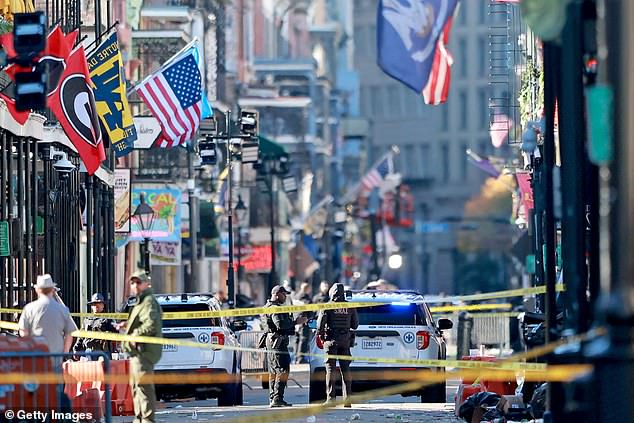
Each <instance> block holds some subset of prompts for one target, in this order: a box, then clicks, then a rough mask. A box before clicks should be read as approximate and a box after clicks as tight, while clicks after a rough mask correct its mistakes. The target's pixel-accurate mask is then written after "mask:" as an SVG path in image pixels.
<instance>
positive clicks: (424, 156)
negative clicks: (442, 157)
mask: <svg viewBox="0 0 634 423" xmlns="http://www.w3.org/2000/svg"><path fill="white" fill-rule="evenodd" d="M431 159H432V158H431V148H429V144H423V145H421V146H420V166H419V167H420V174H421V176H422V177H423V178H427V177H430V176H431V174H432V172H431V169H430V168H429V164H430V163H431V162H432V160H431Z"/></svg>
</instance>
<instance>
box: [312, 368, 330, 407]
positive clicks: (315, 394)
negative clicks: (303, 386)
mask: <svg viewBox="0 0 634 423" xmlns="http://www.w3.org/2000/svg"><path fill="white" fill-rule="evenodd" d="M324 401H326V372H324V371H318V372H314V373H311V374H310V384H309V387H308V402H309V403H319V402H324Z"/></svg>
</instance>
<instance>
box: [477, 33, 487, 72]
mask: <svg viewBox="0 0 634 423" xmlns="http://www.w3.org/2000/svg"><path fill="white" fill-rule="evenodd" d="M477 53H478V75H479V76H480V78H484V77H485V76H486V71H487V69H486V68H487V66H486V62H487V60H488V58H489V43H488V40H487V38H486V37H484V36H481V37H480V38H478V52H477Z"/></svg>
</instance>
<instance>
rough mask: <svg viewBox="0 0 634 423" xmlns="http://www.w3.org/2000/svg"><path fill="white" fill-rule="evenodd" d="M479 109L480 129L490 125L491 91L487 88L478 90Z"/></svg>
mask: <svg viewBox="0 0 634 423" xmlns="http://www.w3.org/2000/svg"><path fill="white" fill-rule="evenodd" d="M478 109H480V118H479V120H480V122H479V123H480V125H479V127H480V129H485V128H487V127H488V126H489V91H488V90H487V89H486V88H480V89H479V90H478Z"/></svg>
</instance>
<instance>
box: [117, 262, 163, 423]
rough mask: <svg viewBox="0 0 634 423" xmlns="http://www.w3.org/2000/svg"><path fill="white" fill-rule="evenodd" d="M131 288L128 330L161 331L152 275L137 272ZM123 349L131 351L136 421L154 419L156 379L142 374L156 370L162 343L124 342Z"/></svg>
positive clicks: (138, 333)
mask: <svg viewBox="0 0 634 423" xmlns="http://www.w3.org/2000/svg"><path fill="white" fill-rule="evenodd" d="M130 292H131V293H132V294H133V295H136V298H137V302H136V305H135V306H134V307H133V308H132V310H130V314H129V316H128V321H127V322H126V323H125V334H126V335H132V336H153V337H160V336H161V335H162V333H161V331H162V326H163V322H162V317H161V306H160V305H159V303H158V302H157V301H156V298H154V295H153V294H152V287H151V285H150V277H149V276H148V275H147V274H146V273H145V272H137V273H135V274H133V275H132V276H131V277H130ZM122 347H123V351H124V352H126V353H128V354H129V355H130V385H132V396H133V400H134V415H135V419H134V422H135V423H137V422H138V423H145V422H154V421H155V420H154V412H155V410H156V392H155V391H154V384H153V383H144V381H143V378H144V377H146V376H150V377H151V375H152V374H153V372H154V365H155V364H156V363H157V362H158V361H159V359H160V358H161V351H162V347H161V345H158V344H144V343H139V342H124V343H123V346H122Z"/></svg>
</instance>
